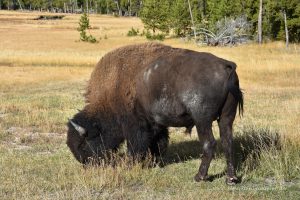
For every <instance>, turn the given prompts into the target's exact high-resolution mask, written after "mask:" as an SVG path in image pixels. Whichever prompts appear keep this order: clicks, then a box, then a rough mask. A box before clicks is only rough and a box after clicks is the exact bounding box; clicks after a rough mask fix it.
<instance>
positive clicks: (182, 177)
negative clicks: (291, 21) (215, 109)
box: [0, 11, 300, 199]
mask: <svg viewBox="0 0 300 200" xmlns="http://www.w3.org/2000/svg"><path fill="white" fill-rule="evenodd" d="M39 15H40V13H20V12H5V11H0V199H299V196H300V123H299V121H300V46H299V45H294V44H292V45H290V48H289V49H285V47H284V44H283V43H279V42H278V43H277V42H276V43H269V44H264V45H261V46H258V45H256V44H249V45H245V46H239V47H232V48H229V47H227V48H223V47H217V48H216V47H214V48H213V47H197V46H195V45H194V44H193V43H191V42H185V41H183V40H181V39H166V40H165V41H164V43H165V44H168V45H172V46H174V47H182V48H188V49H193V50H196V51H207V52H211V53H214V54H215V55H217V56H220V57H222V58H225V59H229V60H232V61H234V62H236V63H237V65H238V69H237V71H238V74H239V78H240V85H241V87H242V88H243V90H244V93H245V113H244V117H243V118H239V117H237V118H236V121H235V125H234V132H235V133H234V138H235V140H234V146H235V159H236V163H237V167H238V171H237V173H238V176H239V177H240V178H241V180H242V182H241V183H240V184H237V185H236V186H231V187H230V186H227V185H225V176H224V169H225V159H224V156H223V153H222V150H221V148H220V145H219V144H218V148H217V151H216V155H215V159H214V160H213V161H212V164H211V167H210V169H209V175H210V176H211V177H212V178H213V181H212V182H205V183H196V182H194V181H193V176H194V175H195V174H196V172H197V170H198V167H199V162H200V160H199V153H200V146H199V144H198V141H197V136H196V131H195V130H193V133H192V136H191V137H188V136H185V135H184V134H183V129H174V128H171V129H170V131H171V134H170V136H171V142H170V146H169V149H168V152H167V155H165V157H163V158H162V160H163V166H154V167H151V168H143V167H142V166H141V164H138V163H136V164H134V165H131V166H130V167H129V165H127V164H126V163H127V162H126V160H122V161H120V163H119V164H118V165H117V166H116V167H114V168H113V167H110V166H100V167H89V168H87V169H83V168H82V167H81V165H80V164H79V163H78V162H77V161H76V160H75V159H74V158H73V156H72V155H71V152H70V151H69V149H68V148H67V146H66V144H65V141H66V125H65V124H66V122H67V119H68V118H70V117H72V116H73V114H75V113H76V112H77V109H81V108H82V107H83V106H84V99H83V96H82V94H83V93H84V91H85V86H86V84H87V81H88V79H89V76H90V73H91V71H92V70H93V67H94V65H95V64H96V62H97V61H98V60H99V59H100V58H101V57H102V56H103V55H104V54H105V53H107V52H108V51H110V50H112V49H115V48H117V47H119V46H123V45H126V44H134V43H141V42H146V40H145V39H144V38H142V37H127V36H126V34H127V32H128V30H129V29H130V28H131V27H134V28H139V29H140V30H141V29H142V27H143V26H142V24H141V22H140V21H139V20H138V19H136V18H116V17H111V16H94V15H91V16H90V23H91V25H92V27H93V29H92V30H91V33H92V34H93V35H94V36H95V37H96V38H97V39H98V40H99V43H97V44H87V43H83V42H79V41H78V39H79V33H78V31H77V30H76V28H77V26H78V20H79V17H80V15H66V16H65V17H64V18H63V19H62V20H48V21H47V20H45V21H42V20H33V19H34V18H36V17H38V16H39ZM100 38H101V39H100ZM213 130H214V133H215V137H216V138H219V134H218V129H217V125H216V124H214V126H213Z"/></svg>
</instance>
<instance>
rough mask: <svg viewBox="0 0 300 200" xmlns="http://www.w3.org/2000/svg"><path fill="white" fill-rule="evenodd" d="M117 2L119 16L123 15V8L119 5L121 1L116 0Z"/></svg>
mask: <svg viewBox="0 0 300 200" xmlns="http://www.w3.org/2000/svg"><path fill="white" fill-rule="evenodd" d="M116 4H117V9H118V11H119V16H122V11H121V8H120V6H119V2H118V1H116Z"/></svg>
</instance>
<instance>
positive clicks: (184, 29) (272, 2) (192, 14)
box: [0, 0, 300, 42]
mask: <svg viewBox="0 0 300 200" xmlns="http://www.w3.org/2000/svg"><path fill="white" fill-rule="evenodd" d="M260 1H262V9H261V15H262V17H261V24H262V25H261V29H262V34H263V39H264V40H285V37H286V36H285V33H286V30H285V21H284V19H285V18H286V25H287V30H288V33H289V40H290V41H292V42H299V41H300V0H0V9H27V10H30V9H31V10H43V11H52V12H82V11H83V10H86V11H88V12H90V13H99V14H113V15H116V16H138V17H141V19H142V21H143V23H144V25H145V28H146V29H147V30H148V31H151V32H152V33H153V34H155V33H163V34H173V35H175V36H184V35H188V34H192V33H193V28H194V29H195V28H196V27H199V28H203V29H206V30H210V31H216V29H217V27H218V23H219V26H220V22H221V21H222V20H223V21H224V20H225V21H226V19H236V18H239V17H244V18H245V19H246V20H247V22H248V23H249V25H250V26H247V32H248V34H249V35H253V36H254V37H256V36H257V35H258V18H259V17H258V16H259V13H260V12H259V10H260Z"/></svg>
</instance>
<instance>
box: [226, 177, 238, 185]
mask: <svg viewBox="0 0 300 200" xmlns="http://www.w3.org/2000/svg"><path fill="white" fill-rule="evenodd" d="M237 183H238V178H237V177H236V176H233V177H227V178H226V184H227V185H231V186H232V185H235V184H237Z"/></svg>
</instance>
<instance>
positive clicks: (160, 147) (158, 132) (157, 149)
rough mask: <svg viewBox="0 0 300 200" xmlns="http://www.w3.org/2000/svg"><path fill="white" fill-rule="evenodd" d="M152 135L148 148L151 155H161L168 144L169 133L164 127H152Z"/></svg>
mask: <svg viewBox="0 0 300 200" xmlns="http://www.w3.org/2000/svg"><path fill="white" fill-rule="evenodd" d="M153 132H154V133H153V134H154V137H153V138H152V141H151V143H150V146H149V149H150V152H151V154H152V155H154V156H161V155H163V154H164V153H165V152H166V151H167V147H168V144H169V133H168V129H167V128H166V127H159V128H154V131H153Z"/></svg>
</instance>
